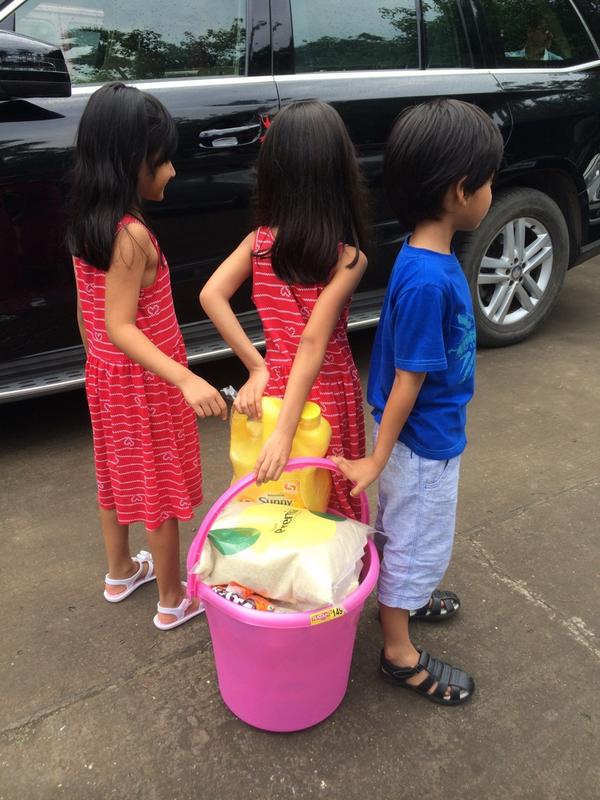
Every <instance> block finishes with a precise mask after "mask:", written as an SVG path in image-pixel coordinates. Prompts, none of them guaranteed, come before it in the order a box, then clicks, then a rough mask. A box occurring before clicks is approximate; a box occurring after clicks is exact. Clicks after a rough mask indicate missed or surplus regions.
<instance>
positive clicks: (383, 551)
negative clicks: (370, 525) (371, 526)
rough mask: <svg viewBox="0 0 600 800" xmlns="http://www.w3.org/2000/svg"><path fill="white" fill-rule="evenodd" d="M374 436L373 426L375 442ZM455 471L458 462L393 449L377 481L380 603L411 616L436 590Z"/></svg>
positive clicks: (450, 526)
mask: <svg viewBox="0 0 600 800" xmlns="http://www.w3.org/2000/svg"><path fill="white" fill-rule="evenodd" d="M377 432H378V426H377V424H376V425H375V432H374V436H375V440H376V439H377ZM459 467H460V456H456V457H455V458H451V459H449V460H448V461H446V460H444V461H435V460H432V459H429V458H421V456H418V455H417V454H416V453H413V451H412V450H410V449H409V448H408V447H407V446H406V445H404V444H402V442H397V443H396V445H395V446H394V449H393V451H392V454H391V456H390V458H389V461H388V463H387V465H386V467H385V469H384V470H383V472H382V473H381V475H380V476H379V504H378V508H377V522H376V523H375V528H376V530H377V533H376V534H375V543H376V545H377V549H378V550H379V553H380V555H381V556H382V560H381V571H380V575H379V588H378V600H379V602H380V603H383V604H384V605H386V606H391V607H392V608H403V609H407V610H409V611H415V610H416V609H418V608H421V607H422V606H424V605H425V604H426V603H427V602H428V601H429V597H430V595H431V593H432V591H433V590H434V589H435V588H437V586H438V585H439V582H440V581H441V579H442V578H443V576H444V573H445V572H446V569H447V567H448V564H449V563H450V556H451V554H452V544H453V542H454V525H455V521H456V501H457V497H458V474H459Z"/></svg>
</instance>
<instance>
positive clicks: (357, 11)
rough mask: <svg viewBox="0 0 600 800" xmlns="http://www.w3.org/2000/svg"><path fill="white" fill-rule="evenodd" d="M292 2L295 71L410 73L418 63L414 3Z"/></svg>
mask: <svg viewBox="0 0 600 800" xmlns="http://www.w3.org/2000/svg"><path fill="white" fill-rule="evenodd" d="M318 6H319V10H318V12H317V13H315V3H314V2H311V0H291V10H292V26H293V33H294V56H295V67H296V72H329V71H334V70H364V69H367V70H368V69H408V68H411V67H412V68H416V67H418V64H419V55H418V52H419V51H418V39H417V18H416V12H415V2H414V0H405V2H400V3H393V2H387V3H386V2H385V0H362V1H361V2H360V3H348V0H327V2H326V3H319V4H318Z"/></svg>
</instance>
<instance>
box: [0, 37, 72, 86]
mask: <svg viewBox="0 0 600 800" xmlns="http://www.w3.org/2000/svg"><path fill="white" fill-rule="evenodd" d="M70 96H71V79H70V77H69V71H68V69H67V65H66V63H65V57H64V56H63V54H62V51H61V50H60V49H59V48H57V47H55V46H54V45H52V44H46V43H45V42H38V41H37V39H30V38H29V37H28V36H21V35H19V34H16V33H11V32H10V31H3V30H0V100H9V99H11V98H16V97H70Z"/></svg>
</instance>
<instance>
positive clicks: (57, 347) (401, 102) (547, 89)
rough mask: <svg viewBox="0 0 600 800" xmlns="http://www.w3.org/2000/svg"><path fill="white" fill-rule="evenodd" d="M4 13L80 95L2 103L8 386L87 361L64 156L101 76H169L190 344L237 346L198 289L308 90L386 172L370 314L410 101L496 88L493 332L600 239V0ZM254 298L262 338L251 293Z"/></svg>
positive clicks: (480, 272)
mask: <svg viewBox="0 0 600 800" xmlns="http://www.w3.org/2000/svg"><path fill="white" fill-rule="evenodd" d="M0 29H4V30H6V31H13V32H15V33H16V34H22V35H25V36H28V37H32V38H34V39H37V40H42V41H45V42H50V43H52V44H53V45H55V46H56V47H59V48H60V49H61V50H62V52H63V54H64V58H65V60H66V62H67V65H68V68H69V73H70V76H71V81H72V86H73V88H72V95H71V96H70V97H54V98H45V99H29V100H24V99H22V98H21V99H19V97H18V94H12V95H11V96H10V98H9V99H5V100H4V101H3V102H0V239H1V251H0V252H1V261H0V331H1V335H0V341H1V344H2V354H1V355H0V361H1V362H2V363H1V364H0V400H1V399H4V400H10V399H14V398H18V397H22V396H27V395H34V394H41V393H46V392H51V391H57V390H61V389H65V388H70V387H74V386H79V385H81V383H82V381H83V370H82V364H83V351H82V348H81V347H80V345H79V344H78V334H77V326H76V322H75V295H74V285H73V275H72V267H71V262H70V259H69V257H68V254H67V252H66V249H65V245H64V224H65V220H64V198H65V194H66V192H67V191H68V186H67V185H66V183H65V175H66V174H67V172H68V166H69V162H70V154H71V148H72V143H73V140H74V136H75V131H76V128H77V123H78V120H79V117H80V115H81V112H82V110H83V108H84V106H85V103H86V101H87V99H88V97H89V96H90V94H91V93H92V92H93V91H94V90H95V89H96V88H97V87H98V85H99V84H101V83H102V82H104V81H108V80H114V79H121V80H125V81H129V82H133V83H135V84H136V85H138V86H140V88H143V89H146V90H148V91H150V92H153V93H154V94H156V96H157V97H159V98H160V100H161V101H162V102H163V103H164V104H165V105H166V106H167V108H168V109H169V110H170V111H171V113H172V114H173V116H174V117H175V119H176V120H177V123H178V126H179V131H180V145H179V150H178V153H177V157H176V159H175V166H176V169H177V178H176V179H175V180H174V181H173V183H172V184H171V185H170V186H169V189H168V191H167V199H166V201H165V202H164V203H163V204H161V205H159V206H157V207H156V208H155V209H153V210H152V214H151V216H152V221H153V224H154V225H155V228H156V230H157V233H158V237H159V240H160V242H161V244H162V246H163V248H164V250H165V252H166V255H167V257H168V260H169V263H170V266H171V270H172V280H173V292H174V297H175V305H176V308H177V313H178V317H179V320H180V322H181V323H182V326H183V331H184V336H185V339H186V343H187V346H188V352H189V356H190V361H191V362H192V363H193V362H197V361H200V360H202V359H208V358H214V357H216V356H220V355H224V354H226V353H227V352H228V348H227V347H226V346H225V344H224V343H223V342H222V340H220V339H219V337H218V336H217V335H216V334H215V332H214V330H213V328H212V326H211V325H210V324H209V323H208V322H207V321H206V320H205V318H203V316H202V313H201V311H200V307H199V305H198V299H197V298H198V291H199V289H200V288H201V286H202V284H203V282H204V281H205V280H206V278H207V276H209V275H210V274H211V272H212V271H213V269H214V268H215V266H216V265H217V264H218V263H219V262H220V261H221V260H222V259H223V257H224V256H225V255H226V254H227V253H229V252H230V251H231V250H232V249H233V247H234V246H235V245H236V244H237V243H238V242H239V241H240V240H241V239H242V238H243V236H244V235H245V234H246V232H247V230H248V228H249V225H250V213H249V209H250V203H251V190H252V166H253V162H254V160H255V158H256V154H257V152H258V148H259V147H260V140H261V136H262V134H263V133H264V130H265V125H266V124H268V119H269V117H271V116H272V115H273V114H275V113H277V110H278V109H279V108H280V107H281V106H282V105H285V104H286V103H289V102H290V101H292V100H296V99H299V98H311V97H319V98H322V99H323V100H326V101H328V102H330V103H332V104H333V105H334V106H335V107H336V108H337V109H338V111H339V112H340V114H341V115H342V117H343V118H344V120H345V122H346V124H347V126H348V129H349V131H350V133H351V135H352V138H353V140H354V142H355V145H356V147H357V150H358V153H359V156H360V160H361V163H362V166H363V168H364V171H365V173H366V175H367V176H368V179H369V182H370V184H371V187H372V190H373V201H374V202H373V215H374V231H373V239H374V244H373V248H372V251H371V254H370V264H369V270H368V273H367V276H366V277H365V279H364V281H363V284H362V286H361V291H360V292H359V293H358V294H357V296H356V298H355V300H354V303H353V307H352V316H351V323H350V324H351V326H352V327H359V326H366V325H371V324H374V323H375V322H376V320H377V318H378V310H379V306H380V302H381V299H382V295H383V292H384V288H385V285H386V280H387V276H388V272H389V269H390V267H391V264H392V262H393V258H394V256H395V253H396V251H397V249H398V246H399V242H400V240H401V238H402V236H403V234H404V232H403V231H401V230H400V229H399V228H398V226H397V224H396V223H395V221H394V220H393V218H392V214H391V212H390V209H389V208H388V206H387V204H386V202H385V199H384V196H383V192H382V180H381V157H382V150H383V146H384V142H385V140H386V138H387V135H388V132H389V130H390V128H391V125H392V122H393V120H394V118H395V117H396V115H397V114H398V113H399V112H400V111H401V110H402V108H403V107H405V106H406V105H408V104H413V103H415V102H418V101H420V100H423V99H426V98H431V97H435V96H439V95H451V96H453V97H459V98H462V99H464V100H469V101H471V102H475V103H477V104H479V105H480V106H481V107H482V108H483V109H485V110H486V111H487V113H489V114H490V115H491V116H492V117H493V119H494V120H496V122H497V123H498V125H499V126H500V128H501V130H502V132H503V135H504V138H505V141H506V156H505V161H504V164H503V167H502V170H501V171H500V173H499V174H498V176H497V179H496V190H495V201H494V205H493V207H492V210H491V211H490V214H489V216H488V217H487V218H486V220H485V221H484V223H483V224H482V225H481V227H480V228H479V230H478V231H476V232H475V233H474V234H472V235H469V236H468V237H465V238H463V239H462V240H460V241H458V242H457V243H456V246H457V250H458V253H459V256H460V258H461V260H462V263H463V266H464V268H465V271H466V272H467V274H468V277H469V280H470V282H471V287H472V291H473V296H474V302H475V309H476V315H477V321H478V331H479V341H480V342H481V343H483V344H486V345H498V344H509V343H512V342H516V341H518V340H519V339H522V338H523V337H524V336H526V335H527V334H528V333H530V332H531V331H532V330H533V329H534V328H535V326H536V325H537V324H538V323H539V322H540V320H542V319H543V318H544V317H545V316H546V315H547V314H548V312H549V311H550V309H551V308H552V305H553V304H554V302H555V300H556V297H557V294H558V292H559V289H560V286H561V284H562V282H563V279H564V276H565V272H566V270H567V269H568V268H569V267H571V266H573V265H575V264H577V263H579V262H581V261H583V260H585V259H587V258H589V257H590V256H591V255H593V254H594V253H596V252H597V251H598V250H600V49H599V46H598V45H599V44H600V3H598V2H594V1H593V0H577V2H576V3H574V2H570V0H533V2H523V0H402V2H392V0H320V1H319V0H270V2H269V0H219V2H215V0H169V1H168V2H165V0H127V2H123V1H122V0H10V1H9V2H6V1H2V0H0ZM5 38H10V37H6V36H5ZM1 56H2V53H1V52H0V80H1V77H2V76H1V61H2V59H1ZM5 96H6V95H5ZM236 302H237V308H236V311H237V312H238V313H239V315H240V319H241V320H242V322H243V324H244V325H245V326H246V328H247V330H248V331H249V333H250V335H251V336H252V338H253V339H254V341H256V342H259V341H260V340H261V336H262V334H261V330H260V326H259V324H258V322H257V317H256V315H255V314H254V312H253V311H251V304H250V299H249V293H247V294H246V295H245V296H244V297H238V298H236Z"/></svg>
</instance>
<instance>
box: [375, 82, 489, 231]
mask: <svg viewBox="0 0 600 800" xmlns="http://www.w3.org/2000/svg"><path fill="white" fill-rule="evenodd" d="M502 150H503V142H502V135H501V133H500V131H499V129H498V127H497V125H496V124H495V123H494V122H492V120H491V119H490V118H489V117H488V115H487V114H486V113H485V112H484V111H482V110H481V109H480V108H478V107H477V106H474V105H471V103H464V102H462V101H461V100H451V99H445V98H444V99H438V100H431V101H429V102H427V103H422V104H420V105H418V106H412V107H411V108H407V109H406V110H405V111H404V112H403V113H402V114H401V115H400V117H399V118H398V119H397V120H396V122H395V124H394V127H393V128H392V132H391V134H390V137H389V139H388V142H387V146H386V150H385V161H384V177H385V183H386V187H387V192H388V197H389V200H390V204H391V206H392V209H393V210H394V212H395V214H396V216H397V217H398V220H399V222H400V224H401V225H402V226H403V227H404V229H405V230H407V231H412V230H413V229H414V228H415V226H416V225H417V224H418V223H419V222H423V221H425V220H428V219H439V217H440V213H441V211H442V209H443V201H444V197H445V195H446V192H447V191H448V189H449V188H450V187H451V186H453V185H454V184H456V183H458V181H460V180H462V179H463V178H466V180H465V191H466V192H468V193H472V192H475V191H477V189H479V188H480V187H481V186H483V185H484V184H485V183H486V182H487V181H488V180H489V179H490V178H491V177H492V176H493V175H494V173H495V172H496V170H497V169H498V167H499V166H500V161H501V159H502Z"/></svg>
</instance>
